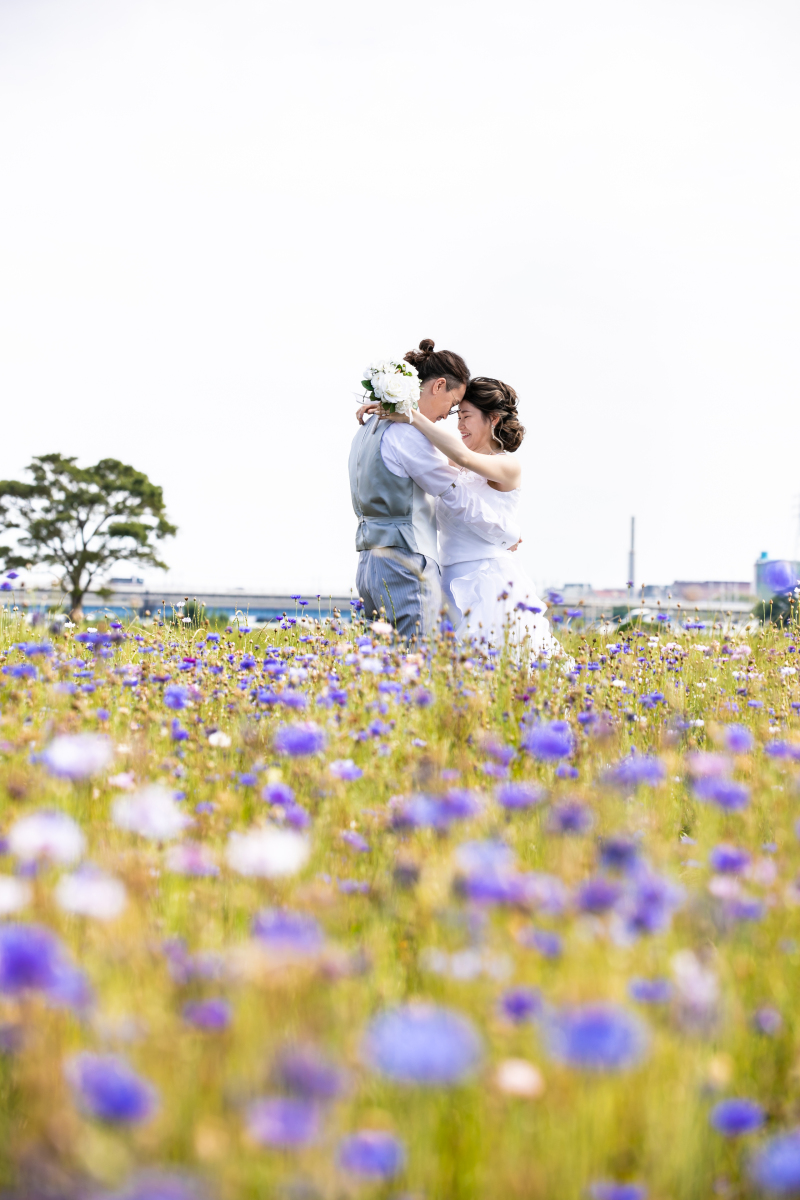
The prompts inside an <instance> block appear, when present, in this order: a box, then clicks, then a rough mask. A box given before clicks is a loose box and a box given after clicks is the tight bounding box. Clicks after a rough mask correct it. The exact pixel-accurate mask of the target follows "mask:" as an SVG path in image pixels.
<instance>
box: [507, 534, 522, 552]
mask: <svg viewBox="0 0 800 1200" xmlns="http://www.w3.org/2000/svg"><path fill="white" fill-rule="evenodd" d="M521 545H522V538H520V539H519V541H518V542H515V543H514V545H513V546H509V547H508V548H509V550H510V551H511V552H512V554H513V552H514V551H515V550H519V548H520V546H521Z"/></svg>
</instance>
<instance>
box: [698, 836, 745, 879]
mask: <svg viewBox="0 0 800 1200" xmlns="http://www.w3.org/2000/svg"><path fill="white" fill-rule="evenodd" d="M708 861H709V864H710V866H711V867H713V869H714V870H715V871H719V872H720V873H721V874H723V875H738V874H739V872H740V871H744V870H745V868H746V867H749V865H750V855H749V854H748V853H747V851H746V850H742V849H740V847H739V846H729V845H727V844H726V843H724V842H720V844H719V845H718V846H715V847H714V849H713V850H712V851H711V853H710V854H709V856H708Z"/></svg>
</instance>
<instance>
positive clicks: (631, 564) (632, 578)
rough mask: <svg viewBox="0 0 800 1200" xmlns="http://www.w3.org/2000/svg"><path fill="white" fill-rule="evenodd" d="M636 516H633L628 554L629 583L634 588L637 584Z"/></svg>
mask: <svg viewBox="0 0 800 1200" xmlns="http://www.w3.org/2000/svg"><path fill="white" fill-rule="evenodd" d="M635 537H636V517H631V550H630V554H629V555H628V583H629V584H630V585H631V587H632V588H633V587H634V586H635V584H636V542H635Z"/></svg>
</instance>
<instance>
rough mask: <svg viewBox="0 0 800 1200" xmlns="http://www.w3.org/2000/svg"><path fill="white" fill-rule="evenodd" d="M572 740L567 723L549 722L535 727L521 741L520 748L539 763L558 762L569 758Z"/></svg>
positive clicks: (572, 747) (573, 743) (572, 744)
mask: <svg viewBox="0 0 800 1200" xmlns="http://www.w3.org/2000/svg"><path fill="white" fill-rule="evenodd" d="M574 745H575V742H574V738H573V736H572V730H571V729H570V727H569V722H568V721H550V722H545V723H543V724H541V725H535V726H534V727H533V729H531V731H530V733H528V734H527V736H526V737H525V738H524V739H523V741H522V747H523V749H524V750H527V752H528V754H530V755H531V756H532V757H533V758H536V759H539V760H540V761H541V762H558V760H559V759H561V758H569V756H570V754H572V751H573V749H574Z"/></svg>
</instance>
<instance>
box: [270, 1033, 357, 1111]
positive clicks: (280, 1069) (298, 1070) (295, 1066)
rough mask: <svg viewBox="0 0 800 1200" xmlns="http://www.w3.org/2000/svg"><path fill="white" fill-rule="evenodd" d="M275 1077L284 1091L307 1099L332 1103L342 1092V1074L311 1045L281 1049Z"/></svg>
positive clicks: (343, 1085)
mask: <svg viewBox="0 0 800 1200" xmlns="http://www.w3.org/2000/svg"><path fill="white" fill-rule="evenodd" d="M274 1077H275V1080H276V1082H277V1083H279V1084H280V1086H281V1087H282V1088H283V1090H284V1091H286V1092H289V1093H291V1095H293V1096H302V1097H304V1098H305V1099H306V1100H313V1099H317V1100H332V1099H333V1098H334V1097H335V1096H338V1095H339V1094H340V1093H341V1092H342V1091H344V1088H345V1084H346V1079H345V1075H344V1073H343V1072H342V1071H341V1070H340V1069H339V1067H337V1066H336V1065H335V1063H332V1062H331V1061H330V1060H329V1059H328V1058H326V1057H325V1056H324V1055H322V1054H320V1052H319V1051H318V1050H317V1049H316V1047H314V1046H289V1047H287V1048H286V1049H284V1050H282V1051H281V1052H280V1053H279V1055H278V1057H277V1059H276V1061H275V1067H274Z"/></svg>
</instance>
